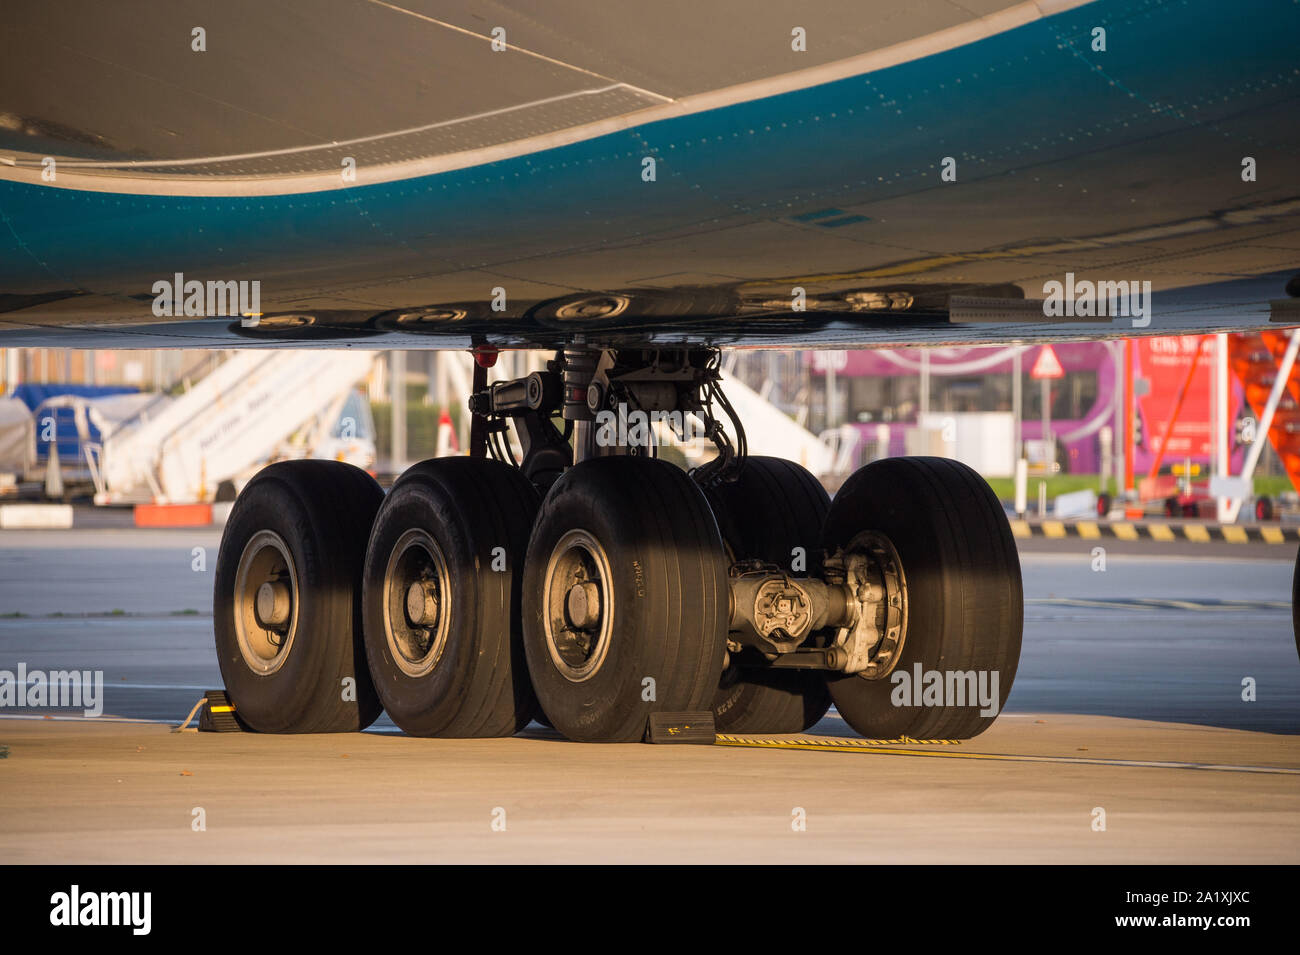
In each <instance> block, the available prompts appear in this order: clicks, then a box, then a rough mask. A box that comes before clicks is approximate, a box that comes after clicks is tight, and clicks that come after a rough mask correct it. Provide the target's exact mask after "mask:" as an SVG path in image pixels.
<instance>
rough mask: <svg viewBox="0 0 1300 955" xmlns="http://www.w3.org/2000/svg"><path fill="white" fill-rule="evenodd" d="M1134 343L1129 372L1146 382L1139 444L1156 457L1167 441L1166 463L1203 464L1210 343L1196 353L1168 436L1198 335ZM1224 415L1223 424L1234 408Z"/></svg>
mask: <svg viewBox="0 0 1300 955" xmlns="http://www.w3.org/2000/svg"><path fill="white" fill-rule="evenodd" d="M1136 344H1137V360H1138V365H1137V368H1136V369H1135V370H1134V373H1135V375H1136V376H1137V377H1139V378H1145V379H1146V380H1147V381H1148V382H1150V390H1149V391H1148V392H1147V393H1146V394H1144V395H1141V396H1139V397H1138V398H1137V406H1138V412H1139V414H1141V415H1142V425H1143V435H1142V437H1143V444H1144V445H1145V446H1146V448H1147V450H1149V451H1150V452H1152V453H1155V452H1157V451H1159V450H1160V445H1161V442H1162V441H1165V440H1167V441H1168V442H1169V444H1168V447H1166V448H1165V449H1164V450H1165V463H1166V464H1168V463H1172V462H1175V461H1179V462H1180V459H1182V458H1185V457H1190V458H1198V459H1200V460H1208V459H1209V457H1210V449H1211V445H1212V443H1213V432H1212V431H1211V429H1210V421H1211V420H1212V418H1213V411H1212V409H1211V407H1210V404H1211V402H1210V397H1211V395H1212V394H1213V390H1214V387H1213V380H1214V362H1215V351H1214V348H1215V346H1214V343H1213V342H1207V343H1206V344H1205V346H1204V350H1203V351H1202V352H1201V360H1200V361H1199V362H1197V365H1196V372H1195V374H1193V376H1192V383H1191V385H1190V386H1189V387H1188V389H1187V397H1186V398H1185V399H1184V400H1183V406H1182V408H1181V409H1179V411H1178V420H1177V422H1176V423H1175V424H1174V427H1173V431H1172V433H1170V429H1169V420H1170V418H1171V417H1173V413H1174V405H1175V404H1176V403H1177V402H1178V394H1179V392H1181V391H1182V390H1183V385H1184V384H1185V383H1186V381H1187V372H1188V370H1189V369H1190V368H1191V366H1192V356H1193V355H1195V354H1196V350H1197V349H1198V348H1201V347H1202V346H1201V337H1200V336H1199V335H1177V336H1170V337H1162V338H1140V339H1138V341H1137V343H1136ZM1232 404H1233V405H1235V404H1236V402H1235V401H1233V402H1232ZM1228 413H1229V418H1228V420H1229V421H1232V420H1233V417H1234V416H1235V408H1229V412H1228Z"/></svg>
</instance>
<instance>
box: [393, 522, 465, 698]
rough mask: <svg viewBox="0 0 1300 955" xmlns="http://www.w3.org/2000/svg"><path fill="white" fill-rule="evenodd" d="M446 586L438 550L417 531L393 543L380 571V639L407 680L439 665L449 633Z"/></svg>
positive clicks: (443, 563)
mask: <svg viewBox="0 0 1300 955" xmlns="http://www.w3.org/2000/svg"><path fill="white" fill-rule="evenodd" d="M450 597H451V584H450V576H449V574H448V571H447V561H446V558H445V557H444V556H443V553H442V548H441V547H439V546H438V543H437V541H435V540H434V539H433V537H432V535H430V534H429V532H428V531H426V530H424V529H422V528H418V527H417V528H412V529H410V530H408V531H406V532H405V533H404V534H402V536H401V537H399V538H398V539H397V544H396V545H394V547H393V551H392V553H391V555H390V556H389V558H388V566H387V568H386V569H385V571H384V635H385V637H386V639H387V642H388V650H389V652H390V653H391V654H392V656H393V662H394V663H396V664H397V666H398V669H400V670H401V671H402V672H403V673H405V674H406V675H407V676H411V677H419V676H424V675H425V674H427V673H428V672H429V671H431V670H432V669H433V668H434V667H435V666H437V664H438V660H439V658H441V656H442V652H443V649H444V648H445V647H446V644H447V634H448V631H449V629H450V611H451V606H450Z"/></svg>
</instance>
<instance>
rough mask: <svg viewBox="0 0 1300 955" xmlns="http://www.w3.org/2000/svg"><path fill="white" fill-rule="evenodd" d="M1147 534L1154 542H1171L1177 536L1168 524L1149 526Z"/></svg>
mask: <svg viewBox="0 0 1300 955" xmlns="http://www.w3.org/2000/svg"><path fill="white" fill-rule="evenodd" d="M1147 533H1149V534H1150V535H1151V539H1152V540H1153V541H1171V540H1173V539H1174V536H1175V535H1174V531H1173V528H1171V527H1170V526H1169V525H1168V524H1148V525H1147Z"/></svg>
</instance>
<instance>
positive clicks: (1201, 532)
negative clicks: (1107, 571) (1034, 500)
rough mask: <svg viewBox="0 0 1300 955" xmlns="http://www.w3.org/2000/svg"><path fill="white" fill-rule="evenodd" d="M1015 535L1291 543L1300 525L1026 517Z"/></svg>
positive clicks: (1014, 529)
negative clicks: (1046, 519)
mask: <svg viewBox="0 0 1300 955" xmlns="http://www.w3.org/2000/svg"><path fill="white" fill-rule="evenodd" d="M1011 533H1012V534H1014V535H1015V536H1016V537H1017V538H1021V539H1026V538H1030V537H1046V538H1050V539H1057V540H1061V539H1064V538H1067V537H1077V538H1081V539H1083V540H1101V539H1103V538H1113V539H1115V540H1123V541H1136V540H1153V541H1183V540H1185V541H1192V542H1194V543H1197V544H1205V543H1209V542H1210V541H1227V542H1228V543H1229V544H1294V543H1297V542H1300V529H1297V528H1294V527H1272V526H1268V525H1262V526H1251V527H1242V526H1239V525H1236V524H1201V523H1197V522H1194V521H1189V522H1187V523H1175V522H1172V521H1171V522H1169V523H1165V522H1161V521H1026V520H1014V521H1012V522H1011Z"/></svg>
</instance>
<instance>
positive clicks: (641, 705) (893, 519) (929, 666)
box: [216, 345, 1023, 742]
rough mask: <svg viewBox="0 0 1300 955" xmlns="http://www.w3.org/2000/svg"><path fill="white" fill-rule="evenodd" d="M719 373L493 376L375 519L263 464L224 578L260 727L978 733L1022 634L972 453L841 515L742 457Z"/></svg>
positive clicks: (580, 364)
mask: <svg viewBox="0 0 1300 955" xmlns="http://www.w3.org/2000/svg"><path fill="white" fill-rule="evenodd" d="M720 380H721V374H720V371H719V367H718V355H717V353H716V352H714V351H710V350H708V349H661V350H654V349H622V350H617V351H616V350H609V349H605V350H601V349H596V348H587V347H582V346H580V345H574V346H573V347H570V348H567V349H565V350H564V351H563V352H562V353H560V354H557V356H556V358H555V359H554V360H553V361H552V362H550V363H549V364H548V366H547V368H546V370H545V371H537V372H533V373H532V374H531V375H528V376H527V377H525V378H520V379H518V380H516V381H504V382H495V383H493V384H491V385H489V384H488V382H487V376H486V370H485V369H484V368H480V369H479V371H478V372H476V376H475V381H476V387H475V393H474V395H473V396H472V397H471V400H470V409H471V411H472V412H473V414H474V419H475V421H474V428H473V429H472V433H473V434H474V435H475V439H474V440H473V441H472V442H471V444H472V447H473V448H474V449H475V456H472V457H469V458H460V457H458V458H445V459H439V460H435V461H426V462H424V463H422V464H418V465H416V466H415V467H413V468H411V469H410V470H409V471H407V472H406V473H405V474H404V475H402V477H401V478H400V479H399V480H398V481H397V483H396V484H395V485H394V486H393V489H392V491H391V492H390V493H389V494H388V496H387V498H382V506H381V494H380V492H379V489H378V488H377V486H376V485H375V484H374V482H373V481H372V480H370V478H368V477H366V476H365V475H364V474H361V472H358V471H356V470H355V469H351V468H347V467H346V466H343V465H334V464H330V463H325V462H294V463H291V464H280V465H274V466H272V467H270V468H267V469H266V470H265V471H263V472H262V474H261V475H259V476H258V477H257V478H255V479H254V481H253V482H252V483H250V484H249V486H248V487H247V488H246V489H245V491H244V492H243V494H241V495H240V497H239V498H238V499H237V500H236V502H235V506H234V510H233V512H232V515H231V520H230V524H229V525H228V527H227V531H226V538H225V539H224V540H223V545H222V552H221V558H220V562H219V567H218V573H217V599H216V608H217V612H216V623H217V645H218V651H219V653H220V655H221V660H222V672H223V674H224V675H225V676H226V680H227V689H228V690H229V691H230V694H231V697H232V699H234V700H235V702H236V705H237V707H238V712H239V714H240V716H241V717H243V718H244V720H245V722H246V724H247V725H249V726H251V727H252V728H254V729H262V730H266V731H270V732H321V731H329V730H337V729H359V728H362V727H364V726H366V725H368V724H369V722H370V721H372V720H373V719H374V718H375V716H376V714H377V713H378V711H379V706H380V703H381V702H382V705H383V707H384V708H385V709H386V710H387V711H388V713H389V715H390V716H391V718H392V719H393V721H394V722H395V723H397V725H398V726H400V727H401V728H402V729H403V730H405V731H406V732H407V733H410V734H411V735H418V736H454V737H482V736H508V735H511V734H513V733H516V732H518V731H519V730H520V729H522V728H523V727H524V726H525V725H526V724H527V723H528V722H529V720H530V719H533V718H544V719H545V720H546V721H547V722H548V723H549V724H551V725H553V726H554V728H555V729H556V730H558V731H559V732H560V733H561V734H563V735H564V736H566V737H568V738H569V739H573V740H580V741H589V742H635V741H638V740H641V739H643V738H645V736H646V734H647V726H648V723H649V722H650V718H651V716H653V715H656V714H659V715H663V714H673V718H674V719H676V718H678V717H680V716H681V715H682V714H699V713H707V712H709V711H712V713H713V714H714V721H715V725H716V727H717V729H718V730H719V731H721V732H724V733H762V734H771V733H797V732H802V731H804V730H806V729H808V728H809V727H811V726H812V725H813V724H814V723H816V722H817V721H818V720H819V719H821V718H822V717H823V716H824V715H825V713H826V712H827V708H828V706H829V705H830V703H831V702H832V701H833V702H834V705H835V707H836V709H837V710H838V711H839V714H840V716H841V717H843V719H844V720H845V721H846V722H847V723H848V725H849V726H850V727H852V728H853V729H854V730H856V731H857V732H859V733H861V734H863V735H866V736H868V737H873V738H889V739H896V738H899V737H903V736H908V737H913V738H965V737H970V736H974V735H976V734H978V733H980V732H981V731H983V730H984V729H986V728H987V727H988V726H989V724H990V723H992V721H993V719H994V718H995V717H996V715H997V713H999V712H1000V711H1001V709H1002V706H1003V704H1004V703H1005V702H1006V699H1007V695H1008V694H1009V693H1010V690H1011V684H1012V681H1013V680H1014V678H1015V671H1016V666H1017V663H1018V660H1019V653H1020V637H1021V627H1022V620H1023V607H1022V603H1023V601H1022V594H1021V583H1020V564H1019V560H1018V557H1017V554H1016V547H1015V542H1014V540H1013V539H1012V536H1011V529H1010V526H1009V523H1008V521H1007V517H1006V515H1005V513H1004V512H1003V509H1002V507H1001V505H1000V504H999V503H998V501H997V499H996V498H995V497H994V495H993V492H992V491H991V490H990V489H989V487H988V485H987V484H986V483H985V482H984V481H983V479H982V478H980V477H979V476H978V475H977V474H976V473H975V472H973V471H972V470H970V469H969V468H968V467H966V466H965V465H963V464H959V463H957V462H955V461H951V460H947V459H941V458H889V459H885V460H882V461H878V462H875V463H873V464H870V465H868V466H866V467H865V468H863V469H861V470H860V471H858V472H857V473H856V474H855V475H853V476H852V477H851V478H850V479H849V481H848V482H847V483H846V484H844V486H843V487H842V488H841V490H840V491H839V493H838V494H837V495H836V497H835V499H834V501H830V500H829V499H828V497H827V495H826V492H825V490H823V488H822V487H821V485H820V484H819V483H818V482H817V481H816V479H815V478H814V477H813V476H812V475H811V474H809V473H808V472H807V471H806V470H804V469H803V468H802V467H799V466H798V465H796V464H794V463H792V462H789V461H783V460H779V459H776V458H766V457H757V456H755V457H750V456H749V455H748V450H747V444H746V438H745V432H744V428H743V426H742V425H741V422H740V420H739V417H738V415H737V414H736V413H735V410H734V408H733V407H732V406H731V404H730V403H729V402H728V401H727V398H726V396H725V395H724V394H723V392H722V389H721V387H720V384H719V383H720ZM723 416H725V417H726V418H729V419H730V422H731V427H730V429H728V428H725V427H724V426H723V423H722V419H723ZM512 425H513V429H514V436H515V437H516V438H517V441H518V446H519V450H520V451H521V452H522V455H519V456H517V455H516V454H515V451H514V445H512V443H511V441H510V437H511V426H512ZM688 425H690V427H691V429H692V430H695V431H696V434H697V436H700V437H703V438H705V439H707V440H708V441H711V442H712V444H713V445H714V446H715V447H716V449H717V454H716V456H714V457H713V458H712V459H711V460H709V461H707V463H705V464H703V465H701V466H699V467H697V468H695V469H694V470H693V471H691V472H690V473H687V472H685V471H683V470H681V469H679V468H677V467H675V466H673V465H671V464H669V463H667V462H666V461H662V460H657V459H656V457H655V455H656V447H657V439H656V438H655V437H654V436H655V434H656V433H657V432H656V428H659V429H662V428H667V429H670V430H671V431H673V432H675V433H677V434H678V435H679V437H680V436H683V435H684V432H685V431H686V430H687V426H688ZM486 454H491V455H492V457H493V458H495V460H488V459H487V458H486V457H485V456H484V455H486ZM348 687H351V690H352V693H353V696H352V697H351V698H350V699H351V702H348V700H349V698H348V696H347V695H346V694H343V695H342V696H340V693H339V690H340V688H348ZM543 714H544V716H543Z"/></svg>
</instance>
